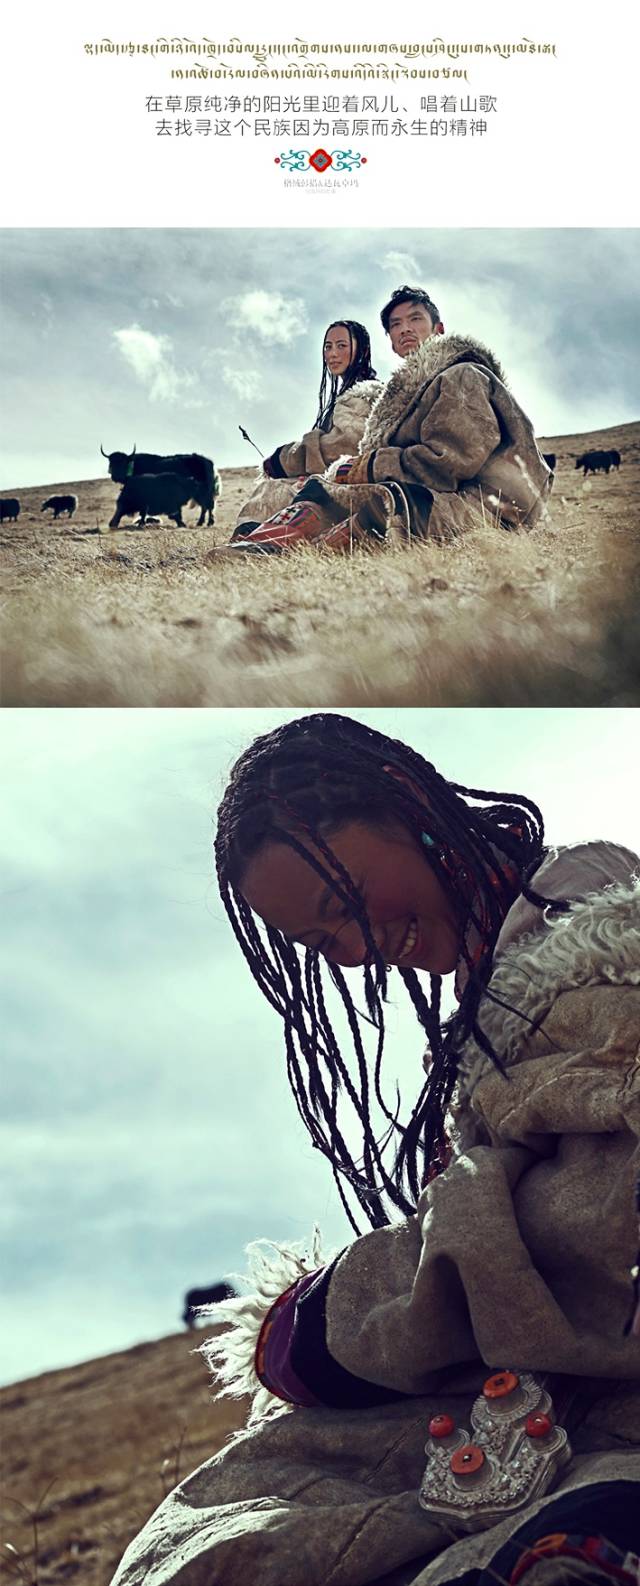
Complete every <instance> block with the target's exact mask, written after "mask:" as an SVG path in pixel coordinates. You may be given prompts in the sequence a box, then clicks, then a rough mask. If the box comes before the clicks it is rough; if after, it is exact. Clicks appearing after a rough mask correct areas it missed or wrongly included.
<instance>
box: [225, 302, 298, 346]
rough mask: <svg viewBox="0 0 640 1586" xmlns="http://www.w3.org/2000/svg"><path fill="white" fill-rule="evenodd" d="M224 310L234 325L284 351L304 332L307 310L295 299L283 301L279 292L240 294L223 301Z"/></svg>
mask: <svg viewBox="0 0 640 1586" xmlns="http://www.w3.org/2000/svg"><path fill="white" fill-rule="evenodd" d="M224 306H225V309H227V310H228V311H229V312H230V313H232V314H233V315H234V316H235V322H236V324H239V325H242V326H246V327H247V329H249V330H252V331H254V332H255V334H256V336H258V337H259V338H260V340H261V341H264V342H267V343H268V344H269V345H275V344H277V345H278V346H281V347H288V346H289V345H290V343H291V342H292V341H295V340H296V337H298V336H302V335H304V333H305V331H306V330H307V328H308V323H309V321H308V317H307V310H306V308H305V305H304V303H303V302H302V299H301V298H299V297H283V296H282V294H281V293H280V292H262V291H256V292H243V293H242V295H241V296H240V297H230V298H227V301H226V303H225V305H224Z"/></svg>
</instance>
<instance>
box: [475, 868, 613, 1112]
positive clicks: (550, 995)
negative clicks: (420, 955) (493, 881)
mask: <svg viewBox="0 0 640 1586" xmlns="http://www.w3.org/2000/svg"><path fill="white" fill-rule="evenodd" d="M532 885H533V886H534V887H535V879H534V881H533V883H532ZM544 918H545V923H546V926H547V929H546V930H545V931H544V932H543V933H540V932H534V933H532V934H530V935H529V936H523V937H520V938H519V940H518V941H517V942H514V943H513V945H512V946H511V947H509V948H507V949H506V951H505V953H504V954H503V956H502V958H501V959H500V961H499V962H498V963H497V965H496V968H495V970H494V972H493V974H492V976H491V980H490V981H489V988H488V989H489V991H490V992H492V993H493V994H494V995H495V996H498V997H500V998H501V999H502V1001H503V1002H508V1003H510V1004H511V1007H512V1008H513V1009H514V1010H516V1011H514V1012H510V1011H509V1009H507V1008H504V1007H501V1006H500V1005H499V1004H497V1003H492V1002H491V1001H490V1000H489V998H488V997H487V996H484V997H483V999H482V1002H481V1004H480V1009H479V1024H480V1026H481V1028H482V1030H483V1031H484V1033H485V1035H487V1036H488V1037H489V1040H490V1041H491V1043H492V1045H493V1047H494V1048H495V1051H496V1052H497V1053H498V1056H499V1057H500V1058H501V1059H502V1061H503V1062H504V1063H505V1065H507V1066H508V1065H509V1064H510V1063H513V1062H514V1061H515V1060H516V1059H517V1057H518V1052H519V1048H520V1047H521V1045H522V1042H523V1040H526V1038H527V1035H528V1033H529V1030H530V1024H529V1022H528V1021H531V1022H532V1023H534V1024H536V1023H538V1022H541V1021H542V1020H543V1019H544V1018H545V1016H546V1014H547V1013H548V1012H549V1009H550V1008H551V1006H552V1004H553V1003H554V1002H555V1000H556V997H559V996H560V995H561V993H562V992H563V991H570V990H574V989H575V988H577V987H578V986H597V985H602V984H607V985H628V986H639V985H640V877H637V878H634V879H633V880H632V882H631V884H630V885H628V884H627V883H625V882H618V883H616V884H614V885H613V886H609V887H605V888H604V889H603V890H602V891H600V892H591V893H589V895H588V896H587V897H586V898H585V899H584V901H583V902H581V903H576V904H575V905H574V906H573V908H572V909H570V910H569V911H568V912H567V913H566V914H560V915H558V914H553V913H552V912H551V911H550V910H548V909H547V910H546V911H545V916H544ZM490 1061H491V1060H490V1058H488V1057H487V1056H486V1054H485V1053H484V1052H483V1051H482V1050H481V1048H480V1047H479V1046H478V1045H477V1043H476V1042H475V1041H474V1040H469V1041H467V1042H466V1044H465V1047H464V1052H463V1056H462V1059H461V1062H460V1065H459V1075H460V1081H461V1084H462V1087H463V1089H464V1090H465V1091H466V1092H467V1094H471V1093H472V1091H473V1089H474V1087H475V1085H476V1083H477V1081H478V1079H479V1078H480V1076H481V1074H482V1073H483V1072H485V1070H486V1068H487V1065H488V1064H489V1063H490Z"/></svg>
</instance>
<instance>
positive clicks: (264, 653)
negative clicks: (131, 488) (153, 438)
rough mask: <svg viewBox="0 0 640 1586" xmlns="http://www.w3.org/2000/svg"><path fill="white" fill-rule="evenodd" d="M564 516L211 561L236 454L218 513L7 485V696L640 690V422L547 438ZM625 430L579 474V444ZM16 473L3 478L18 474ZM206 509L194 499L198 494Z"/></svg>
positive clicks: (40, 701) (196, 697)
mask: <svg viewBox="0 0 640 1586" xmlns="http://www.w3.org/2000/svg"><path fill="white" fill-rule="evenodd" d="M540 444H541V446H542V447H543V449H544V450H545V451H549V450H551V451H555V452H556V453H557V455H558V460H559V461H558V471H557V477H556V483H555V488H554V493H553V498H552V526H551V527H545V528H542V529H539V530H537V531H535V532H534V533H533V534H531V535H513V534H505V533H504V532H503V531H501V530H499V529H497V528H496V527H494V526H492V525H490V524H487V525H486V526H485V527H483V528H482V529H481V530H480V531H479V532H478V533H474V534H473V535H469V536H467V537H466V538H464V539H461V540H459V541H457V542H456V543H455V544H453V545H448V546H437V545H430V544H425V545H422V546H417V547H414V548H412V549H400V548H397V547H391V546H390V547H388V548H385V549H383V550H379V551H376V552H373V553H368V552H366V551H358V552H356V553H355V554H354V555H353V556H352V557H338V556H333V555H331V554H330V553H326V552H325V553H319V552H316V551H314V550H312V549H310V548H303V549H302V550H299V551H297V552H294V553H292V554H290V555H288V556H284V557H270V558H265V559H264V560H260V561H258V562H256V561H254V560H253V559H251V560H249V559H246V560H245V559H240V560H239V562H238V563H237V564H236V563H233V564H231V563H230V561H229V560H228V559H222V560H220V561H218V562H216V561H215V560H213V561H207V552H208V551H209V550H210V549H211V547H212V544H214V543H217V544H221V543H224V541H225V540H226V539H227V538H228V535H229V532H230V529H231V527H232V525H233V523H234V521H235V517H236V513H237V510H238V507H239V504H240V502H241V501H242V499H243V498H244V497H245V496H246V494H247V491H248V489H249V488H250V484H251V479H252V475H253V470H252V469H251V468H248V469H230V470H227V471H226V473H225V471H224V470H223V484H224V494H223V497H222V503H221V506H220V507H219V509H218V512H217V521H216V528H215V530H211V529H196V528H195V527H192V526H191V525H190V526H189V527H188V528H185V529H183V530H180V529H176V528H174V527H173V526H170V527H166V526H162V527H159V528H157V527H156V528H154V527H149V528H147V529H145V530H142V531H137V530H133V529H120V530H118V531H117V533H109V532H103V533H98V532H97V526H103V527H104V528H106V524H107V523H108V519H109V517H110V515H111V511H112V506H113V502H114V500H115V496H116V487H115V486H114V485H112V484H111V482H110V481H108V480H107V481H105V480H99V481H95V482H91V481H84V482H82V481H81V482H80V483H78V484H75V485H73V484H72V485H68V486H64V487H62V486H58V487H56V488H57V489H63V488H64V490H65V491H66V490H73V491H75V493H76V494H77V495H78V496H79V498H80V507H79V510H78V513H77V515H76V517H75V518H74V519H73V521H72V522H71V523H70V524H69V523H68V522H67V520H66V519H62V520H60V521H59V522H58V523H57V524H55V525H54V524H52V523H47V522H45V521H44V520H43V519H42V517H41V515H40V511H39V507H40V502H41V501H42V500H43V499H44V497H45V495H46V494H48V493H49V492H50V489H51V487H49V486H44V487H43V488H42V489H41V490H35V489H31V490H25V491H16V492H11V493H14V494H18V495H19V496H20V499H21V502H22V514H21V517H20V520H19V523H18V524H17V525H3V528H2V531H1V535H2V538H1V541H0V557H1V559H2V567H3V579H2V583H3V589H4V611H3V623H2V656H3V664H2V681H1V698H2V702H3V703H4V704H5V705H13V706H16V705H68V706H88V705H100V706H121V705H142V706H166V705H198V706H201V705H217V706H229V705H279V706H285V705H286V706H292V707H295V706H317V705H323V706H326V705H337V704H339V705H343V706H349V705H350V706H358V705H359V706H364V705H376V704H397V705H415V704H424V705H432V706H433V705H518V704H522V705H535V704H541V705H544V704H553V705H561V704H567V705H569V704H578V705H587V704H593V705H599V704H636V703H638V699H639V697H640V673H639V670H638V661H637V650H638V646H637V642H636V635H637V619H636V615H635V612H636V606H637V596H636V595H635V593H632V592H631V590H630V586H631V585H633V581H634V578H635V577H636V576H637V568H638V565H639V563H640V557H639V554H638V542H639V539H640V510H639V508H640V424H627V425H621V426H617V427H614V428H611V429H608V430H602V431H596V432H593V433H591V434H588V435H576V436H563V437H560V438H557V437H551V438H549V439H545V440H544V441H541V442H540ZM594 446H599V447H602V446H604V447H607V448H608V447H610V446H617V448H618V449H619V450H620V452H621V453H622V456H623V464H622V467H621V469H620V471H619V473H611V474H610V475H609V476H608V477H607V476H605V475H604V474H598V475H596V476H591V477H590V478H589V479H588V480H587V481H586V482H583V480H582V475H581V473H577V472H576V471H575V467H574V457H575V455H576V453H578V452H581V451H584V450H586V449H587V448H591V447H594ZM9 493H10V492H8V491H7V492H5V494H9ZM191 517H192V520H193V522H195V513H193V511H192V512H191Z"/></svg>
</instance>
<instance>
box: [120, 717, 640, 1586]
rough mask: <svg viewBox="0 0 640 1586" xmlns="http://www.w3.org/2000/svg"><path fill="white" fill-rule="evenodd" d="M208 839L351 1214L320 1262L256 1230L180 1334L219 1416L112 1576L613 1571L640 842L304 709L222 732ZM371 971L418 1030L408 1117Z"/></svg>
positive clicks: (637, 1422)
mask: <svg viewBox="0 0 640 1586" xmlns="http://www.w3.org/2000/svg"><path fill="white" fill-rule="evenodd" d="M216 860H217V872H218V883H219V887H220V892H221V896H222V900H223V903H224V906H225V908H226V910H227V913H228V916H229V920H230V922H231V925H232V928H233V932H234V935H235V937H236V940H237V941H238V943H239V945H240V947H241V948H242V951H243V953H244V955H245V958H246V960H247V963H248V965H249V968H250V970H251V973H252V975H253V976H254V979H255V980H256V982H257V984H258V985H259V986H260V988H261V990H262V991H263V992H264V994H265V996H266V997H267V999H268V1001H269V1002H270V1004H271V1006H272V1007H273V1008H274V1009H275V1010H276V1011H277V1012H278V1013H279V1014H280V1016H281V1018H282V1020H283V1023H284V1031H285V1044H286V1062H287V1073H288V1076H289V1080H290V1084H291V1087H292V1090H293V1093H294V1096H295V1100H296V1104H297V1107H298V1111H299V1113H300V1116H301V1118H302V1120H303V1121H304V1123H305V1125H306V1127H307V1129H308V1131H309V1134H310V1136H311V1140H312V1142H313V1145H314V1146H315V1147H316V1148H317V1149H318V1150H320V1151H321V1152H323V1153H324V1155H325V1156H326V1157H327V1158H328V1160H329V1162H330V1164H331V1168H332V1171H333V1175H334V1178H335V1181H336V1184H337V1186H338V1189H339V1191H340V1194H341V1197H342V1200H343V1203H344V1205H345V1208H346V1209H347V1211H348V1213H349V1215H350V1217H351V1220H352V1223H353V1226H354V1228H355V1230H356V1232H357V1231H358V1223H359V1222H360V1221H361V1220H365V1221H366V1222H368V1223H369V1224H370V1225H371V1228H370V1231H368V1232H366V1233H364V1234H361V1236H360V1237H358V1238H356V1239H354V1240H353V1241H352V1242H351V1243H350V1244H348V1245H347V1247H346V1249H344V1250H343V1251H342V1252H341V1253H340V1254H339V1255H338V1256H337V1257H334V1258H329V1259H327V1257H324V1258H323V1255H322V1253H321V1251H320V1249H319V1247H318V1241H317V1240H313V1241H312V1242H311V1245H310V1249H309V1252H308V1254H305V1252H304V1251H303V1250H302V1249H301V1247H299V1246H296V1245H294V1246H288V1247H287V1246H285V1245H277V1246H272V1247H271V1250H270V1254H267V1253H265V1252H264V1250H262V1249H258V1250H256V1252H255V1261H254V1271H253V1287H254V1290H255V1292H254V1293H253V1294H249V1295H247V1296H246V1297H244V1298H236V1299H231V1300H227V1301H225V1302H223V1303H222V1304H221V1305H219V1306H217V1307H216V1308H215V1320H216V1321H217V1322H221V1321H226V1322H228V1323H232V1324H233V1325H231V1326H230V1327H229V1329H228V1330H227V1331H226V1332H224V1333H222V1334H221V1335H218V1336H217V1337H215V1338H213V1339H212V1340H209V1342H208V1343H207V1344H205V1345H203V1353H204V1354H205V1355H207V1356H208V1358H209V1360H210V1362H211V1363H212V1365H213V1367H214V1369H215V1370H216V1372H217V1373H218V1381H219V1382H220V1380H222V1382H223V1383H225V1384H226V1391H228V1392H231V1393H235V1394H237V1395H241V1394H242V1393H245V1392H249V1393H251V1394H253V1395H254V1410H253V1413H252V1415H251V1416H250V1418H249V1424H248V1427H247V1428H246V1429H245V1430H244V1431H243V1432H242V1433H241V1434H239V1435H238V1436H236V1438H235V1440H234V1441H233V1442H231V1444H230V1445H229V1446H228V1447H227V1448H226V1449H225V1450H224V1451H223V1452H222V1453H221V1454H219V1455H217V1456H216V1457H215V1458H213V1459H210V1460H208V1461H207V1462H205V1463H204V1464H203V1465H201V1466H200V1468H199V1469H198V1470H197V1471H196V1472H195V1473H194V1474H193V1475H192V1476H190V1477H189V1478H188V1479H187V1480H185V1481H183V1482H181V1484H180V1486H179V1487H177V1488H176V1490H175V1492H173V1493H172V1494H170V1495H169V1496H168V1497H167V1498H166V1499H165V1501H164V1503H163V1504H162V1505H161V1506H160V1508H159V1509H158V1510H157V1511H156V1513H155V1515H154V1516H152V1518H151V1519H150V1520H149V1521H148V1522H147V1525H146V1526H145V1528H144V1530H143V1531H142V1533H141V1535H140V1536H139V1537H138V1538H137V1539H136V1541H134V1542H133V1543H132V1544H131V1546H130V1548H129V1549H128V1551H127V1553H126V1555H125V1558H124V1560H123V1562H122V1564H121V1566H120V1569H119V1571H118V1573H117V1575H116V1583H117V1586H138V1583H142V1582H147V1583H151V1582H157V1583H158V1586H173V1583H175V1586H178V1583H179V1586H205V1583H206V1586H209V1583H211V1586H213V1583H214V1582H215V1583H216V1586H244V1583H246V1582H252V1583H253V1582H256V1583H259V1586H301V1582H302V1581H304V1582H305V1583H306V1586H365V1583H366V1586H401V1583H402V1586H408V1583H413V1586H445V1583H450V1582H458V1583H459V1586H472V1583H473V1586H480V1583H482V1586H495V1583H496V1582H501V1583H503V1586H506V1583H513V1586H515V1583H516V1582H519V1581H520V1580H524V1582H525V1586H559V1583H561V1582H565V1581H567V1582H568V1581H569V1580H571V1581H573V1580H576V1581H582V1582H583V1583H585V1586H586V1583H587V1582H588V1583H589V1586H607V1583H608V1582H611V1581H612V1580H618V1581H619V1582H621V1583H622V1586H633V1583H634V1582H636V1583H637V1581H638V1560H637V1558H636V1559H635V1563H634V1558H633V1555H634V1554H635V1553H637V1548H638V1536H639V1531H638V1523H639V1522H638V1517H639V1515H640V1506H639V1503H638V1498H639V1496H640V1487H639V1481H640V1325H639V1314H640V1313H639V1311H638V1308H637V1307H636V1303H635V1302H636V1299H637V1287H638V1277H637V1269H635V1268H634V1265H633V1264H634V1260H636V1259H637V1258H636V1248H637V1218H636V1211H635V1206H634V1200H635V1186H636V1180H637V1174H638V1137H639V1135H640V1068H639V1064H638V1049H639V1040H640V972H639V967H638V966H639V961H640V884H639V880H638V867H639V861H638V858H637V856H636V855H635V854H633V853H631V852H630V851H629V850H628V849H626V848H623V847H621V846H619V845H617V844H614V843H609V842H589V843H578V844H575V845H573V846H568V847H565V848H561V849H559V850H554V849H551V848H549V847H548V846H547V844H546V842H545V833H544V824H543V819H542V816H541V814H540V811H539V810H538V808H537V806H536V805H535V804H534V803H533V802H532V800H531V799H529V798H526V797H524V796H522V795H519V794H517V795H516V794H509V793H501V792H495V793H494V792H488V791H485V792H483V791H480V790H478V789H477V788H468V787H464V786H461V785H460V784H457V783H453V782H449V781H447V780H446V779H445V777H443V776H442V775H441V774H440V773H438V771H436V769H435V768H434V766H433V765H431V764H430V763H429V762H428V761H427V760H425V759H424V758H423V756H422V755H420V754H419V753H417V752H416V751H415V750H413V749H412V748H411V747H410V746H409V745H407V744H405V743H402V742H398V741H396V740H394V739H391V738H389V737H387V736H385V735H384V734H382V733H380V732H378V731H376V730H375V729H374V728H373V727H371V726H369V725H367V724H365V723H362V722H358V721H354V720H351V719H350V718H348V717H344V716H341V715H339V714H337V713H336V714H333V713H331V714H318V715H311V716H305V717H301V718H298V719H294V720H291V721H289V722H287V723H285V724H284V725H282V726H280V727H278V728H276V729H275V730H274V731H273V732H270V733H267V734H265V735H264V736H262V737H260V738H258V739H257V740H256V741H255V742H254V743H253V744H251V745H250V747H249V748H248V749H247V750H246V752H245V753H244V754H243V755H242V756H241V758H240V760H239V761H238V763H237V764H236V766H235V768H234V770H233V771H232V774H231V779H230V782H229V786H228V788H227V791H226V793H225V796H224V798H223V801H222V804H221V806H220V810H219V816H218V830H217V836H216ZM345 970H347V971H352V972H353V973H354V974H355V975H356V977H357V981H358V983H357V985H356V986H355V987H354V990H353V992H352V991H351V990H350V988H349V985H348V977H347V976H346V975H345V973H344V971H345ZM392 973H393V974H396V975H397V976H398V982H399V987H398V989H400V988H402V987H403V988H404V989H405V990H406V992H407V993H408V996H409V998H410V999H411V1003H412V1006H413V1010H414V1012H415V1015H416V1019H417V1021H418V1024H419V1025H420V1026H421V1027H422V1031H423V1032H424V1035H425V1037H426V1040H427V1053H426V1058H425V1069H426V1072H425V1073H424V1074H423V1075H422V1076H421V1077H417V1080H416V1085H415V1095H414V1098H413V1099H412V1103H411V1105H410V1107H409V1109H408V1115H405V1116H404V1117H403V1116H402V1112H401V1098H400V1095H399V1092H398V1089H397V1087H396V1085H395V1075H394V1074H393V1072H392V1075H391V1081H392V1084H391V1089H392V1094H391V1095H387V1094H386V1093H385V1092H386V1087H385V1058H386V1045H385V1039H384V1037H385V1005H386V1003H387V996H388V985H389V981H390V977H391V975H392ZM447 975H453V976H455V981H454V984H455V997H456V999H457V1011H455V1012H454V1013H453V1014H452V1015H451V1016H450V1017H448V1018H447V1019H446V1020H444V1021H443V1020H442V1018H441V1004H440V998H441V985H442V977H443V976H447ZM342 1032H344V1039H343V1038H342ZM265 1127H267V1128H269V1127H271V1128H276V1129H277V1119H271V1120H270V1119H269V1118H268V1117H265ZM300 1171H301V1173H302V1172H304V1163H301V1169H300ZM294 1215H295V1208H294ZM634 1273H635V1282H636V1291H635V1296H634V1287H633V1283H632V1278H633V1277H634ZM211 1314H212V1315H213V1314H214V1312H213V1311H212V1313H211Z"/></svg>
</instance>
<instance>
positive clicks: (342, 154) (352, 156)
mask: <svg viewBox="0 0 640 1586" xmlns="http://www.w3.org/2000/svg"><path fill="white" fill-rule="evenodd" d="M366 163H367V156H366V154H360V153H359V152H358V150H354V149H332V151H331V153H330V154H329V152H328V150H327V149H314V150H313V153H310V151H309V149H288V150H287V151H286V152H283V153H282V154H280V155H278V156H277V157H276V159H275V160H274V164H275V165H279V166H281V168H282V170H283V171H309V170H311V171H316V172H317V174H318V176H324V173H325V171H359V170H360V167H361V166H362V165H366Z"/></svg>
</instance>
